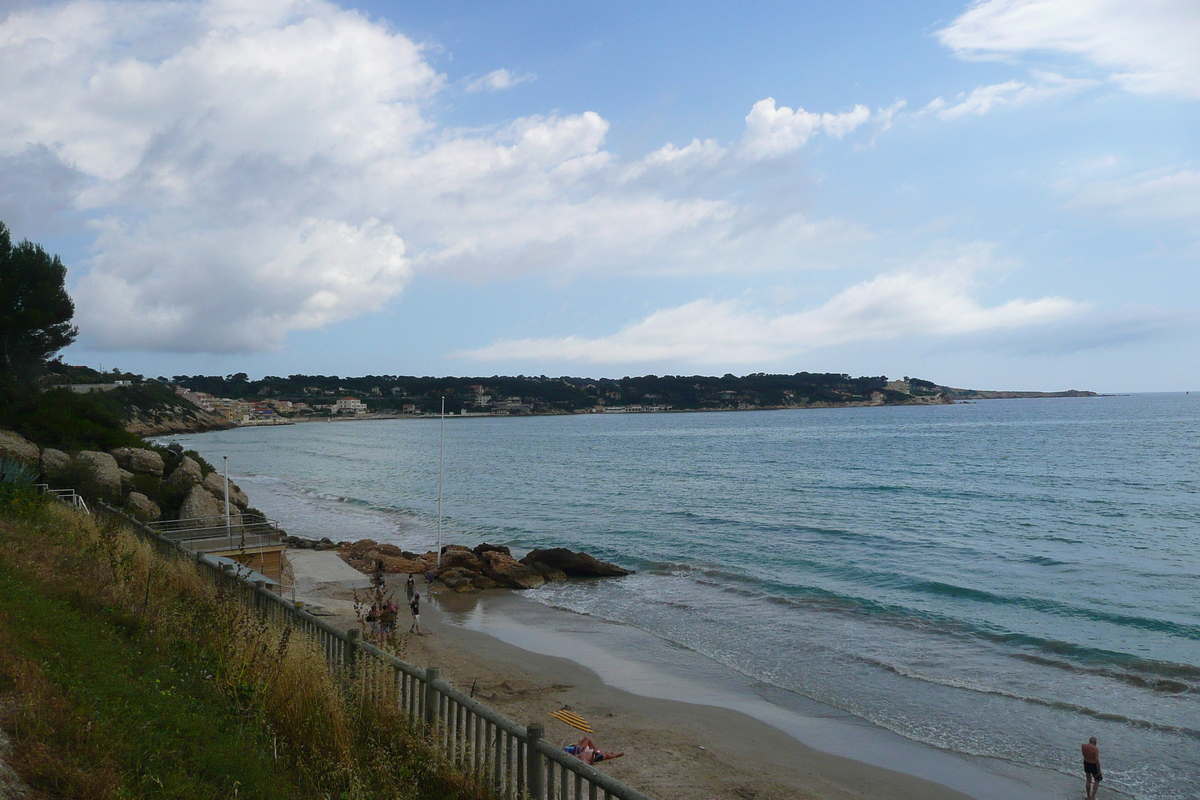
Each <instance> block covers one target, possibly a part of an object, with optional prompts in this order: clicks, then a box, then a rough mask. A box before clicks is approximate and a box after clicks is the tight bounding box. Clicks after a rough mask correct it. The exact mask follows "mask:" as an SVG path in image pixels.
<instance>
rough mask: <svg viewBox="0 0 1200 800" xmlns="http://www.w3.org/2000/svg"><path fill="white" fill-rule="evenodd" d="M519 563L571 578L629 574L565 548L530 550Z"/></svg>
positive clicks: (624, 570) (622, 569)
mask: <svg viewBox="0 0 1200 800" xmlns="http://www.w3.org/2000/svg"><path fill="white" fill-rule="evenodd" d="M521 563H523V564H530V565H541V566H543V567H546V568H549V569H557V570H561V571H562V572H563V573H565V574H566V575H567V576H568V577H571V578H615V577H619V576H621V575H629V574H631V573H630V571H629V570H627V569H624V568H622V567H618V566H617V565H616V564H610V563H608V562H607V561H601V560H600V559H598V558H595V557H593V556H590V555H588V554H587V553H576V552H573V551H571V550H568V549H566V548H565V547H552V548H550V549H549V550H530V551H529V555H527V556H525V558H522V559H521Z"/></svg>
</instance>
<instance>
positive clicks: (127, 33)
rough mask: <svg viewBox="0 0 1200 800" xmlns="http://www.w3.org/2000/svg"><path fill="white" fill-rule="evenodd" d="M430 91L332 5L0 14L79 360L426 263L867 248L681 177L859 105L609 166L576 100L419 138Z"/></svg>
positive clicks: (213, 332) (218, 335)
mask: <svg viewBox="0 0 1200 800" xmlns="http://www.w3.org/2000/svg"><path fill="white" fill-rule="evenodd" d="M532 77H533V76H530V75H524V74H514V73H511V72H508V71H506V70H497V71H495V72H492V73H490V74H488V75H486V76H483V77H482V78H480V79H478V87H479V88H480V89H485V88H486V89H501V88H504V87H506V86H511V85H513V84H514V83H517V82H520V81H521V80H527V79H532ZM445 85H446V81H445V78H444V77H443V76H441V75H439V74H438V73H437V72H436V71H435V70H434V69H433V68H432V67H431V66H430V65H429V64H428V62H427V61H426V60H425V58H424V54H423V51H422V48H421V46H420V45H418V44H416V43H414V42H413V41H411V40H410V39H408V38H406V37H405V36H403V35H402V34H400V33H397V32H395V31H393V30H391V29H389V28H388V27H386V26H384V25H380V24H375V23H372V22H371V21H370V20H368V19H367V18H366V17H365V16H363V15H361V14H358V13H356V12H353V11H347V10H344V9H341V8H339V7H337V6H336V5H334V4H332V3H330V2H326V0H254V2H249V3H247V2H239V1H237V0H198V1H197V2H156V3H145V2H141V1H140V0H69V1H68V2H65V3H60V4H56V5H48V6H35V7H30V8H25V9H21V10H16V11H13V12H11V13H10V14H9V15H8V16H7V17H6V18H4V19H3V21H0V97H3V98H4V102H3V103H0V160H2V159H7V160H9V161H12V159H18V160H20V159H22V158H24V159H25V160H23V161H20V163H21V164H26V162H27V161H28V162H29V163H28V164H27V166H28V167H29V168H30V169H33V168H34V167H35V166H36V168H37V170H40V172H39V173H38V174H45V175H55V176H59V177H61V178H62V179H61V180H58V181H57V183H56V184H55V187H56V188H55V189H54V192H55V193H54V194H53V196H49V195H48V196H47V197H46V198H45V201H44V205H45V207H46V208H49V209H56V208H61V207H63V206H64V205H70V206H72V207H73V208H74V209H76V210H78V211H81V212H82V213H83V214H84V215H85V216H87V217H88V218H90V219H92V220H93V222H94V224H95V226H96V227H95V230H96V238H95V242H94V250H93V253H94V254H93V258H92V260H91V262H90V264H89V265H87V266H88V267H89V271H88V273H87V274H86V277H84V278H83V279H82V280H80V281H79V282H78V286H77V288H76V292H75V293H76V300H77V303H78V305H79V318H80V321H81V323H82V330H83V335H84V338H85V339H86V343H87V345H88V346H89V347H91V348H93V349H104V348H112V349H164V350H182V351H216V352H229V351H253V350H261V349H267V348H271V347H276V346H278V345H279V344H280V342H282V341H283V340H284V338H285V337H286V335H287V333H288V332H289V331H291V330H297V329H302V328H312V327H316V326H321V325H325V324H328V323H330V322H333V321H336V320H340V319H346V318H348V317H352V316H354V315H356V314H361V313H364V312H368V311H371V310H374V309H378V308H380V307H381V306H382V305H383V304H385V303H387V302H388V301H389V300H390V299H391V298H394V297H395V296H396V295H397V294H398V293H399V292H401V291H402V290H403V288H404V286H405V285H406V283H407V282H408V280H409V279H410V277H411V275H412V274H414V273H415V272H417V271H420V270H442V271H447V270H449V271H454V272H456V273H459V274H463V275H467V276H470V277H472V278H475V279H480V280H489V279H495V278H497V277H500V278H503V277H506V276H509V275H513V274H520V273H528V272H535V271H542V272H545V271H557V272H568V273H570V272H584V271H592V272H604V273H609V272H616V271H625V272H643V273H644V272H664V271H666V272H670V271H686V272H696V271H700V270H723V269H728V270H733V269H738V270H745V269H780V268H785V267H786V268H789V269H794V268H796V267H797V265H804V264H820V263H823V262H824V261H825V260H827V256H828V253H830V252H831V251H833V250H836V249H838V248H841V247H843V246H845V245H846V244H847V243H853V242H857V241H861V240H862V239H863V238H864V237H865V236H866V234H865V233H864V232H863V231H861V230H859V229H856V228H855V227H854V226H852V225H847V224H845V223H842V222H839V221H837V220H831V221H825V222H813V221H810V220H808V219H806V218H804V217H803V216H801V215H799V214H798V213H796V212H794V211H791V210H788V209H777V208H773V207H767V208H760V207H757V206H755V205H754V204H753V202H751V200H749V199H747V198H746V197H744V196H738V195H733V194H731V193H730V192H729V191H728V190H726V191H724V192H715V193H711V194H706V193H705V192H703V191H700V189H698V188H697V187H698V186H700V185H702V184H703V183H704V181H705V180H707V179H709V178H711V176H714V175H717V174H724V173H728V172H729V171H731V170H732V171H737V170H748V169H753V168H754V164H755V162H761V161H763V160H765V159H770V158H774V157H778V156H783V155H786V154H787V153H789V152H792V151H794V150H795V149H796V148H799V147H802V146H804V144H805V143H806V142H807V141H808V140H809V138H810V137H812V136H813V135H816V134H817V133H823V134H824V135H827V136H831V137H835V138H839V137H843V136H846V135H847V134H849V133H850V132H851V131H853V130H855V129H856V128H858V127H859V126H860V125H862V124H864V123H865V122H867V121H868V120H869V119H870V117H871V114H870V112H869V111H868V110H867V109H866V108H865V107H863V106H858V107H856V108H854V109H853V110H851V111H847V112H844V113H840V114H816V113H810V112H807V111H804V110H803V109H797V110H795V111H793V110H792V109H790V108H786V107H781V108H776V106H775V102H774V100H772V99H768V100H764V101H763V102H760V103H758V104H756V105H755V106H754V108H753V109H752V110H751V112H750V115H749V116H748V117H747V126H746V135H745V137H744V138H743V139H742V140H741V141H739V142H735V143H732V144H729V145H721V144H718V143H716V142H712V141H706V142H699V141H696V142H693V143H692V144H689V145H685V146H683V147H676V146H675V145H667V146H666V147H664V148H662V149H660V150H658V151H655V152H654V153H651V154H650V155H648V156H647V157H646V158H644V159H641V160H632V161H621V160H620V159H617V158H616V157H615V156H613V154H611V153H610V152H608V151H607V150H605V149H604V141H605V137H606V135H607V132H608V123H607V121H605V120H604V119H603V118H601V117H600V116H599V115H598V114H596V113H594V112H585V113H582V114H572V115H566V116H546V117H527V118H522V119H517V120H512V121H511V122H509V123H508V124H505V125H502V126H498V127H495V128H489V129H485V130H475V131H462V130H447V129H442V128H438V127H437V126H436V125H434V124H433V123H431V122H430V120H429V119H428V118H427V114H426V109H427V108H428V107H429V105H430V103H432V102H433V101H434V100H435V99H436V97H437V96H438V93H439V92H440V91H441V90H442V89H443V88H444V87H445ZM31 147H32V148H33V149H32V150H31V149H30V148H31ZM34 152H36V154H37V158H38V160H36V164H35V163H34V162H33V161H29V159H28V158H26V157H25V156H22V155H21V154H27V153H34ZM0 163H8V162H7V161H0ZM12 163H17V162H16V161H13V162H12ZM0 200H3V193H2V192H0ZM39 202H41V201H39Z"/></svg>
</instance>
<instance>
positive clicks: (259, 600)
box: [254, 581, 267, 611]
mask: <svg viewBox="0 0 1200 800" xmlns="http://www.w3.org/2000/svg"><path fill="white" fill-rule="evenodd" d="M266 585H267V582H266V581H255V582H254V607H255V608H256V609H258V610H259V611H266V610H267V604H266V598H265V597H263V596H262V593H263V589H264V588H265V587H266Z"/></svg>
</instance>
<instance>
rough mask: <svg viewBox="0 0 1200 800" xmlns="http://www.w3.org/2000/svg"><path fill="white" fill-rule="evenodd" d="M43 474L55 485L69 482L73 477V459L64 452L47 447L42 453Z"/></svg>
mask: <svg viewBox="0 0 1200 800" xmlns="http://www.w3.org/2000/svg"><path fill="white" fill-rule="evenodd" d="M42 474H43V475H44V476H46V480H48V481H50V483H53V484H58V483H60V482H61V481H64V480H67V479H68V478H69V477H70V475H71V457H70V456H69V455H67V454H66V453H64V452H63V451H62V450H55V449H54V448H52V447H47V448H46V449H45V450H43V451H42Z"/></svg>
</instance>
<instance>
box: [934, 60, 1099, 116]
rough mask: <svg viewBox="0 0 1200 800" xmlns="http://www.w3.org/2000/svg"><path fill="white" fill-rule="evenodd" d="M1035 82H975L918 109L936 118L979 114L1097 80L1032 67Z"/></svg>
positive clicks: (1088, 85) (1084, 86)
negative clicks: (967, 89)
mask: <svg viewBox="0 0 1200 800" xmlns="http://www.w3.org/2000/svg"><path fill="white" fill-rule="evenodd" d="M1033 75H1034V77H1035V79H1037V83H1036V84H1035V85H1030V84H1028V83H1024V82H1022V81H1015V80H1014V81H1005V82H1004V83H996V84H992V85H991V86H978V87H976V88H975V89H972V90H971V92H970V93H969V94H961V95H959V96H958V97H957V98H955V102H954V103H953V104H950V103H947V102H946V101H945V100H943V99H942V98H940V97H938V98H935V99H934V100H933V101H932V102H930V103H929V105H927V106H925V108H923V109H921V111H920V112H919V113H933V114H936V115H937V117H938V119H944V120H953V119H958V118H959V117H962V116H965V115H967V114H975V115H977V116H982V115H984V114H986V113H988V112H989V111H991V110H992V109H994V108H998V107H1017V106H1022V105H1025V104H1027V103H1034V102H1038V101H1042V100H1048V99H1049V98H1052V97H1057V96H1060V95H1065V94H1072V93H1074V92H1078V91H1081V90H1083V89H1088V88H1091V87H1093V86H1097V85H1098V84H1099V82H1098V81H1094V80H1090V79H1087V78H1064V77H1063V76H1061V75H1056V74H1054V73H1051V72H1039V71H1034V72H1033Z"/></svg>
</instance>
